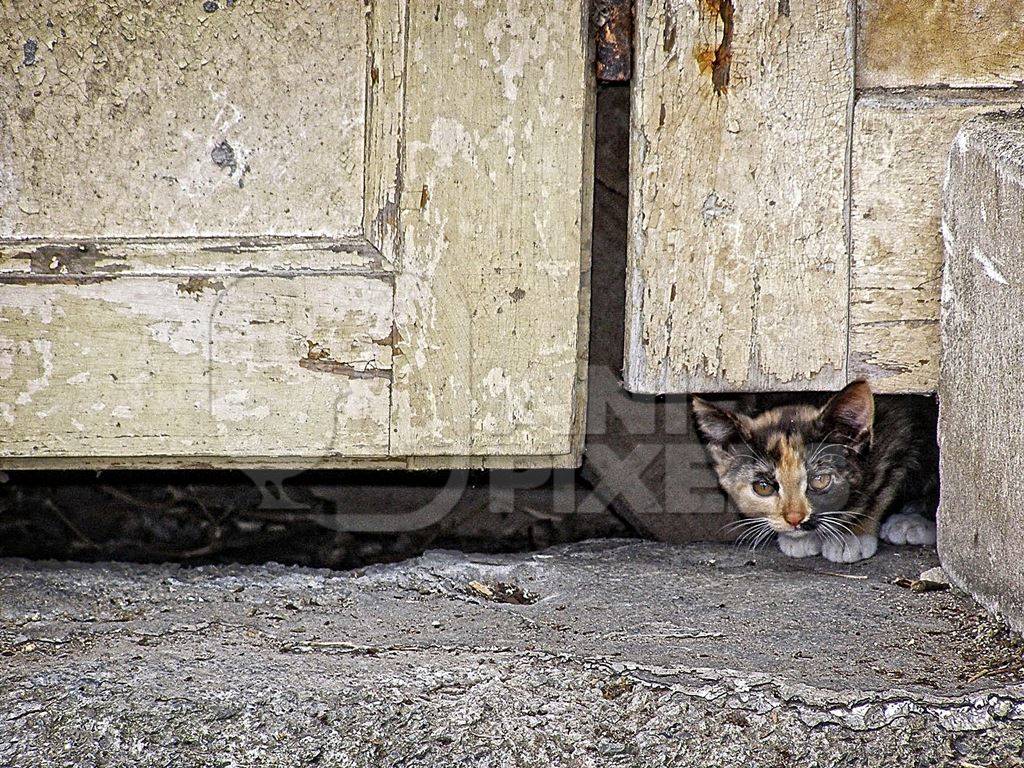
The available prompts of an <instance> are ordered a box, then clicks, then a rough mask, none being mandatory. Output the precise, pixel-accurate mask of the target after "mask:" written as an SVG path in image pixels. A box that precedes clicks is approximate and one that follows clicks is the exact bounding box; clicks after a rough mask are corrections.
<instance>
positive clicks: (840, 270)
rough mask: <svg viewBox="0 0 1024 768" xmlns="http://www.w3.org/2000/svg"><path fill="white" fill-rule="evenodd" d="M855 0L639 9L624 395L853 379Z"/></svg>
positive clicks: (641, 5) (672, 1) (673, 1)
mask: <svg viewBox="0 0 1024 768" xmlns="http://www.w3.org/2000/svg"><path fill="white" fill-rule="evenodd" d="M849 24H850V18H849V4H848V3H847V2H846V0H827V1H826V2H811V0H791V1H789V0H788V1H787V2H784V3H782V2H775V1H774V0H772V1H771V2H769V1H768V0H751V2H742V3H741V2H734V1H733V0H720V1H719V0H715V1H714V2H704V1H703V0H702V1H701V2H697V0H669V1H668V2H654V1H653V0H640V1H639V2H638V4H637V23H636V40H635V43H636V59H637V60H636V70H635V74H634V77H633V121H632V125H633V130H632V136H631V144H632V150H631V151H632V155H631V161H630V167H631V176H632V179H631V195H632V197H631V213H630V246H629V248H630V251H629V265H628V272H627V282H628V285H627V292H626V296H627V320H626V322H627V329H626V366H625V382H626V387H627V388H628V389H630V390H632V391H635V392H650V393H657V392H691V391H702V390H716V391H722V390H738V391H743V390H754V391H757V390H770V389H818V388H821V389H825V388H830V387H835V386H839V385H841V384H842V383H843V382H844V381H845V377H846V345H847V289H848V286H847V282H848V267H849V265H848V258H847V252H846V244H845V210H846V208H845V206H846V194H845V192H846V186H847V180H846V173H845V167H846V157H847V140H848V138H847V116H848V113H849V110H850V104H851V98H852V88H853V62H852V60H851V55H850V50H849V46H848V44H847V29H848V28H849Z"/></svg>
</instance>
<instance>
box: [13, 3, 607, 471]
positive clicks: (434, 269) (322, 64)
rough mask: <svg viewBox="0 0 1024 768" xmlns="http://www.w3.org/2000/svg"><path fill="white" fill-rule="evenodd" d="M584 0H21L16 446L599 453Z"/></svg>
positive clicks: (240, 457) (419, 456)
mask: <svg viewBox="0 0 1024 768" xmlns="http://www.w3.org/2000/svg"><path fill="white" fill-rule="evenodd" d="M585 5H586V4H585V3H584V2H582V0H575V1H574V2H568V3H567V2H556V0H520V1H518V2H517V1H514V0H503V1H501V2H490V1H488V2H486V3H483V2H479V1H478V0H445V2H438V3H435V2H431V3H426V2H419V1H418V0H365V1H364V0H333V1H332V2H327V1H326V0H323V1H321V2H317V1H316V0H314V2H312V3H305V4H299V3H295V2H274V1H272V0H265V1H263V2H260V1H259V0H206V2H202V1H193V2H182V3H166V2H159V1H158V0H147V1H144V2H137V1H135V2H119V1H118V0H115V1H114V2H110V3H103V4H96V3H90V2H84V1H83V0H48V1H47V2H42V1H41V0H38V1H36V0H8V1H7V2H5V3H4V4H3V5H2V6H0V30H2V35H3V48H2V50H3V56H4V61H3V67H2V69H0V465H3V466H8V467H21V466H28V467H32V466H54V465H61V466H205V465H214V466H224V465H249V466H253V465H266V466H289V465H293V466H304V465H310V464H313V465H317V466H489V465H494V466H530V465H571V464H574V463H575V462H576V460H577V458H578V455H579V450H580V441H581V435H580V431H581V424H582V418H581V414H582V408H583V401H584V375H585V356H586V349H585V341H586V325H587V323H586V321H587V317H586V307H587V303H588V300H589V298H588V294H587V286H588V269H589V232H590V221H589V216H590V180H591V172H592V168H591V162H592V160H591V144H592V136H591V112H592V92H593V89H592V80H591V72H590V69H589V64H588V47H589V46H588V34H587V14H586V8H585Z"/></svg>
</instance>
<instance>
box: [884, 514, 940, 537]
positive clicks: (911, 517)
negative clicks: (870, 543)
mask: <svg viewBox="0 0 1024 768" xmlns="http://www.w3.org/2000/svg"><path fill="white" fill-rule="evenodd" d="M879 535H881V537H882V538H883V539H885V540H886V541H888V542H889V543H890V544H934V543H935V523H934V522H933V521H932V520H929V519H927V518H925V517H922V516H921V515H919V514H917V513H916V512H898V513H897V514H895V515H890V516H889V517H888V518H887V519H886V521H885V522H884V523H882V530H881V531H879Z"/></svg>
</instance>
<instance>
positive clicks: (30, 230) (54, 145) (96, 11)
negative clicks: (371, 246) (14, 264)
mask: <svg viewBox="0 0 1024 768" xmlns="http://www.w3.org/2000/svg"><path fill="white" fill-rule="evenodd" d="M322 5H323V4H318V3H314V4H313V6H311V7H309V8H304V9H301V11H299V10H297V9H296V8H294V7H292V6H290V5H289V4H286V3H280V2H269V3H260V4H255V5H254V4H252V3H242V2H239V3H225V2H220V3H216V4H212V5H211V6H210V7H216V11H215V12H213V13H208V12H205V11H204V10H203V3H198V2H190V3H165V2H160V1H159V0H143V2H135V1H134V0H133V1H132V2H128V1H127V0H107V1H106V2H103V3H93V2H85V1H84V0H61V1H60V2H43V0H18V2H14V3H11V2H5V3H3V4H2V5H0V29H2V30H4V34H3V40H2V43H0V45H2V48H0V50H2V51H3V57H4V62H5V65H4V67H3V68H2V70H0V103H2V104H3V105H4V108H3V113H4V114H3V116H2V117H0V237H47V238H93V237H135V236H146V237H154V236H182V235H194V236H211V235H225V236H242V235H327V236H335V237H340V236H350V235H358V234H361V233H362V226H361V224H362V209H363V195H362V184H363V166H364V124H365V114H364V106H365V105H364V100H365V90H366V89H365V81H366V59H367V40H366V27H367V25H366V20H365V9H364V3H363V2H362V0H337V2H332V3H330V6H329V8H327V7H321V6H322ZM328 51H329V52H330V54H329V57H330V66H329V67H326V66H324V59H323V57H324V55H325V54H326V52H328ZM391 178H393V172H392V174H391Z"/></svg>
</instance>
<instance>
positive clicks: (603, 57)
mask: <svg viewBox="0 0 1024 768" xmlns="http://www.w3.org/2000/svg"><path fill="white" fill-rule="evenodd" d="M594 27H595V36H596V41H597V51H596V58H597V79H598V80H602V81H604V82H612V83H621V82H624V81H626V80H629V78H630V76H631V75H632V73H633V8H632V0H597V2H596V3H595V5H594Z"/></svg>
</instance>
